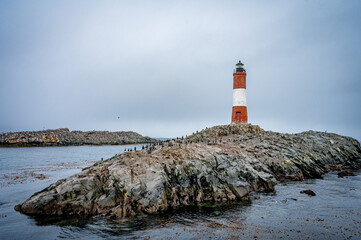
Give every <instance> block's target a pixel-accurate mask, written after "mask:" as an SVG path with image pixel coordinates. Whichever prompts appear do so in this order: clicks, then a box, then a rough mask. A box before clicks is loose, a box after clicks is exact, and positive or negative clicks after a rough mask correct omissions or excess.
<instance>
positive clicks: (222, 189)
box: [15, 124, 361, 218]
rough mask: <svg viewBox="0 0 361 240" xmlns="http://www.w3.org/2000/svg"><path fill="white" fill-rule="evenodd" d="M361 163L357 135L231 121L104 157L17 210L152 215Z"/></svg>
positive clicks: (225, 199)
mask: <svg viewBox="0 0 361 240" xmlns="http://www.w3.org/2000/svg"><path fill="white" fill-rule="evenodd" d="M360 167H361V147H360V143H359V142H358V141H357V140H355V139H353V138H350V137H344V136H340V135H337V134H333V133H325V132H315V131H308V132H303V133H299V134H282V133H277V132H272V131H265V130H263V129H262V128H260V127H259V126H255V125H251V124H231V125H223V126H215V127H212V128H208V129H205V130H203V131H200V132H197V133H196V134H193V135H191V136H189V137H186V138H185V139H177V140H170V141H167V142H162V143H156V144H150V145H149V146H147V147H146V148H145V149H142V150H138V151H133V152H125V153H123V154H118V155H116V156H114V157H112V158H109V159H107V160H103V161H99V162H97V163H96V164H94V165H93V166H91V167H88V168H85V169H83V170H82V172H80V173H78V174H76V175H73V176H71V177H69V178H65V179H61V180H59V181H57V182H56V183H54V184H52V185H50V186H49V187H47V188H46V189H44V190H42V191H40V192H38V193H35V194H34V195H33V196H31V197H30V198H29V199H27V200H26V201H25V202H24V203H22V204H19V205H17V206H16V207H15V210H17V211H20V212H22V213H25V214H29V215H57V216H98V215H101V216H105V217H110V218H120V217H127V216H132V215H134V214H137V213H148V214H153V213H157V212H161V211H164V210H167V209H170V208H177V207H180V206H186V205H192V204H203V203H219V202H234V201H240V200H244V199H250V196H251V194H252V192H271V191H274V186H275V185H276V184H277V183H278V181H283V180H297V181H298V180H303V179H305V178H319V177H321V176H322V175H323V174H324V173H326V172H328V171H332V170H341V169H354V170H355V169H360ZM344 175H345V174H344ZM346 176H347V175H346ZM348 176H351V174H348ZM305 193H306V194H311V193H312V192H311V191H309V190H306V191H305ZM312 195H316V194H312Z"/></svg>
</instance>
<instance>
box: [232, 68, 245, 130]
mask: <svg viewBox="0 0 361 240" xmlns="http://www.w3.org/2000/svg"><path fill="white" fill-rule="evenodd" d="M232 123H247V101H246V70H245V69H244V68H243V63H242V62H241V61H239V62H238V63H237V64H236V69H235V71H234V73H233V107H232Z"/></svg>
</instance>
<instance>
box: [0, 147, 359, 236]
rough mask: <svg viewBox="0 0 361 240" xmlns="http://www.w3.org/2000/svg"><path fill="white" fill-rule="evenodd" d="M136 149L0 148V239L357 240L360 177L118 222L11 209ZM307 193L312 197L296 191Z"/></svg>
mask: <svg viewBox="0 0 361 240" xmlns="http://www.w3.org/2000/svg"><path fill="white" fill-rule="evenodd" d="M141 146H142V145H126V146H76V147H34V148H0V239H64V238H65V239H210V238H211V239H279V238H283V239H348V238H351V239H361V230H360V229H361V228H360V226H361V176H360V172H355V173H356V174H357V176H355V177H344V178H338V177H337V174H336V173H335V172H333V173H328V174H326V175H325V176H324V177H323V179H310V180H305V181H302V182H286V183H278V184H277V186H276V191H275V192H273V193H267V194H260V193H257V194H253V197H252V201H248V202H238V203H234V204H221V205H214V204H202V205H198V206H188V207H182V208H179V209H175V210H170V211H167V212H163V213H160V214H156V215H145V214H138V215H136V216H135V217H132V218H125V219H117V220H110V219H105V218H102V217H94V218H59V217H40V218H39V217H29V216H26V215H23V214H21V213H19V212H16V211H15V210H14V206H15V205H17V204H19V203H22V202H23V201H25V200H26V199H27V198H28V197H30V196H31V195H32V194H33V193H35V192H38V191H40V190H42V189H43V188H45V187H47V186H49V185H50V184H51V183H54V182H55V181H57V180H59V179H61V178H65V177H68V176H71V175H73V174H75V173H78V172H80V171H81V169H82V168H84V167H87V166H91V165H92V164H94V163H95V162H96V161H99V160H101V159H102V158H103V159H106V158H109V157H111V156H113V155H115V154H119V153H122V152H123V151H124V149H125V148H126V149H130V148H131V149H134V147H136V148H137V149H140V148H141ZM305 189H312V190H313V191H314V192H315V193H316V196H308V195H305V194H301V193H300V191H301V190H305ZM255 197H256V198H255ZM258 198H259V199H258Z"/></svg>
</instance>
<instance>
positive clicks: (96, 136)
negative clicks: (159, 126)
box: [0, 128, 158, 147]
mask: <svg viewBox="0 0 361 240" xmlns="http://www.w3.org/2000/svg"><path fill="white" fill-rule="evenodd" d="M155 142H158V140H156V139H152V138H150V137H144V136H142V135H140V134H138V133H135V132H131V131H128V132H108V131H89V132H82V131H69V129H67V128H59V129H55V130H44V131H37V132H35V131H34V132H15V133H3V134H0V146H2V147H7V146H18V147H27V146H71V145H119V144H134V143H155Z"/></svg>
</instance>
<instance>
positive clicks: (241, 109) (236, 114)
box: [232, 106, 248, 123]
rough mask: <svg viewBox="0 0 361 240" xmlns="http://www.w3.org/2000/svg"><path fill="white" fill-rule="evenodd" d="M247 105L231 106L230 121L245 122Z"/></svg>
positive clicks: (246, 119)
mask: <svg viewBox="0 0 361 240" xmlns="http://www.w3.org/2000/svg"><path fill="white" fill-rule="evenodd" d="M247 122H248V117H247V107H246V106H233V107H232V123H247Z"/></svg>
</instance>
